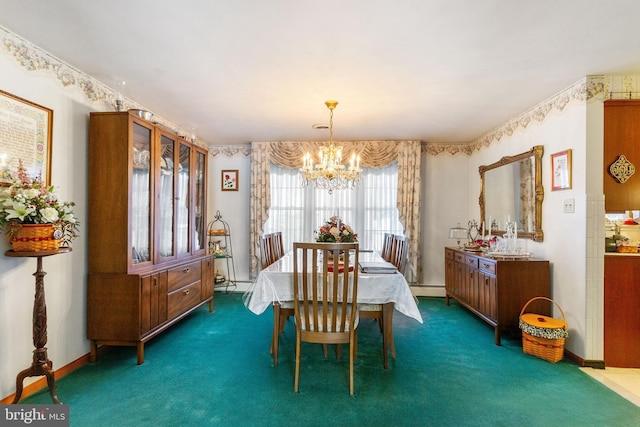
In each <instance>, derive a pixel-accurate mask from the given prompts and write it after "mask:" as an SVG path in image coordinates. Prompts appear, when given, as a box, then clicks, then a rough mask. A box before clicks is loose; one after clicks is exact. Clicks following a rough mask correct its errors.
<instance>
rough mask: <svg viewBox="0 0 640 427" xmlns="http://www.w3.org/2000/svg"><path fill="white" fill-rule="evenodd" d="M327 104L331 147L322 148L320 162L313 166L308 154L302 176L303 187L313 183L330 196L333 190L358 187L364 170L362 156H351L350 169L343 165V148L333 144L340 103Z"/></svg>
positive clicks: (303, 162)
mask: <svg viewBox="0 0 640 427" xmlns="http://www.w3.org/2000/svg"><path fill="white" fill-rule="evenodd" d="M325 104H326V106H327V108H328V109H329V111H330V121H329V145H328V146H323V147H320V152H319V153H318V158H319V162H318V163H317V164H316V165H314V164H313V159H312V158H311V154H310V153H308V152H307V153H306V154H305V155H304V156H303V157H302V167H301V168H300V176H301V177H302V186H303V187H306V186H307V184H308V183H309V182H310V181H313V182H314V184H315V188H320V189H325V190H329V194H332V193H333V190H339V189H345V188H349V189H352V188H355V187H357V185H358V180H359V179H360V172H362V169H360V156H356V154H355V153H353V154H352V155H351V159H350V160H349V168H348V169H347V168H346V166H345V165H343V164H342V147H339V146H336V145H334V144H333V110H334V108H336V106H337V105H338V101H326V102H325Z"/></svg>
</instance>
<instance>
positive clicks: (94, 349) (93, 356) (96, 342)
mask: <svg viewBox="0 0 640 427" xmlns="http://www.w3.org/2000/svg"><path fill="white" fill-rule="evenodd" d="M207 303H208V304H209V312H210V313H211V312H213V297H210V298H208V299H206V300H204V301H202V302H201V303H200V304H198V305H197V306H194V307H193V308H191V309H190V310H189V311H186V312H184V313H182V314H181V315H180V316H178V317H176V318H174V319H173V320H171V321H170V322H166V323H165V324H163V325H162V326H161V327H159V328H157V329H156V330H154V331H153V332H151V333H149V334H147V335H145V336H144V337H142V338H141V339H140V340H136V341H122V340H101V339H92V340H91V348H90V355H89V361H90V362H92V363H93V362H95V361H97V360H98V347H100V346H103V345H104V346H123V347H136V353H137V362H138V365H142V364H143V363H144V345H145V343H146V342H147V341H149V340H151V339H152V338H153V337H155V336H156V335H158V334H160V333H161V332H163V331H165V330H166V329H167V328H169V327H170V326H172V325H174V324H175V323H177V322H179V321H180V320H182V319H183V318H184V317H186V316H187V315H189V314H191V313H192V312H193V311H194V310H197V309H198V308H200V307H202V306H203V305H205V304H207Z"/></svg>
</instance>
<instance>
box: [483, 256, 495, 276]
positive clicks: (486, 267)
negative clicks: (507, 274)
mask: <svg viewBox="0 0 640 427" xmlns="http://www.w3.org/2000/svg"><path fill="white" fill-rule="evenodd" d="M480 270H482V271H483V272H485V273H489V274H496V263H495V262H491V261H487V260H484V259H482V260H480Z"/></svg>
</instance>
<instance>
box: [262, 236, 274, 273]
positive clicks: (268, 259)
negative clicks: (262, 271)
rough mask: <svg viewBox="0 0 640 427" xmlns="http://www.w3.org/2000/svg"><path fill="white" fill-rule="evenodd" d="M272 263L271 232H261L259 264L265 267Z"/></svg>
mask: <svg viewBox="0 0 640 427" xmlns="http://www.w3.org/2000/svg"><path fill="white" fill-rule="evenodd" d="M273 263H274V259H273V234H271V233H268V234H263V235H262V236H260V265H261V267H262V268H267V267H268V266H270V265H271V264H273Z"/></svg>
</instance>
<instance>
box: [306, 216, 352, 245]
mask: <svg viewBox="0 0 640 427" xmlns="http://www.w3.org/2000/svg"><path fill="white" fill-rule="evenodd" d="M357 241H358V234H357V233H354V232H353V229H352V228H351V226H350V225H349V224H346V223H345V222H344V221H342V218H340V217H339V216H332V217H331V218H329V219H328V220H327V222H325V223H324V224H323V225H322V226H320V229H319V230H318V231H316V242H331V243H354V242H357Z"/></svg>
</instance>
